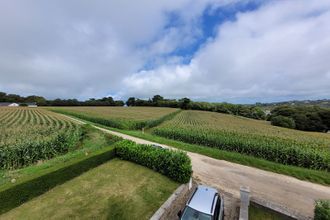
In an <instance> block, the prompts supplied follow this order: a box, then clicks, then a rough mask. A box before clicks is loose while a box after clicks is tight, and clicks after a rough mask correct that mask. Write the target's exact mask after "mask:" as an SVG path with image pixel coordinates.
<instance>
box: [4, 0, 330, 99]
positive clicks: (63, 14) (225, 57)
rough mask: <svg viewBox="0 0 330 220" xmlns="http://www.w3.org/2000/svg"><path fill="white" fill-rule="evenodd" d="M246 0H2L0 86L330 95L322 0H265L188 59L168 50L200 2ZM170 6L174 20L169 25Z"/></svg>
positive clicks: (28, 90) (67, 93)
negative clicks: (173, 24) (266, 0)
mask: <svg viewBox="0 0 330 220" xmlns="http://www.w3.org/2000/svg"><path fill="white" fill-rule="evenodd" d="M249 1H253V0H242V1H238V0H201V1H195V0H176V1H168V0H162V1H150V0H142V1H128V0H124V1H105V0H98V1H93V2H92V3H91V2H90V1H80V0H79V1H78V0H73V1H64V0H60V1H54V2H48V1H42V0H32V1H29V2H22V1H18V0H12V1H1V3H0V32H1V34H0V91H6V92H11V93H19V94H22V95H29V94H37V95H44V96H47V97H49V98H56V97H66V98H69V97H77V98H89V97H93V96H96V97H100V96H104V95H107V94H113V95H115V96H118V97H123V98H125V97H127V96H131V95H132V96H139V97H150V96H152V95H154V94H156V93H159V94H161V95H164V96H168V97H182V96H188V97H192V98H199V99H208V100H230V99H236V98H249V97H253V98H258V97H259V98H263V97H267V98H269V97H280V96H282V97H289V96H304V97H311V96H313V97H321V96H322V97H324V96H328V97H329V96H330V87H329V86H328V85H330V78H329V71H330V62H328V58H329V57H330V40H329V39H330V4H329V1H327V0H320V1H303V0H299V1H298V0H297V1H271V2H270V3H268V4H266V5H264V6H262V7H261V8H259V9H257V10H254V11H250V12H245V13H238V14H237V15H236V16H237V19H236V20H235V21H231V22H225V23H224V24H222V25H221V26H220V27H219V30H218V32H217V35H216V37H215V38H214V39H209V41H208V42H205V43H204V45H203V46H202V47H201V48H200V49H199V51H197V52H196V53H195V55H194V57H193V59H192V60H191V62H190V63H189V64H183V58H182V57H180V56H178V55H171V53H172V52H173V51H175V50H176V49H177V48H182V47H185V46H189V45H191V44H192V43H194V42H195V41H196V40H197V39H198V38H199V37H200V36H201V34H202V33H201V23H200V19H201V16H202V14H203V12H204V10H205V9H206V8H212V9H215V8H218V7H220V6H224V5H228V4H231V3H233V2H234V3H235V2H249ZM254 1H259V0H254ZM215 12H216V10H214V13H215ZM172 14H174V15H177V16H178V20H177V21H176V22H177V24H176V25H175V26H171V25H168V24H169V22H170V21H169V19H171V17H170V15H172ZM149 62H150V63H152V65H151V66H148V63H149ZM144 67H145V68H144Z"/></svg>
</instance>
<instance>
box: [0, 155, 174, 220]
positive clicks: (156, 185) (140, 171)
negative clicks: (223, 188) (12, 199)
mask: <svg viewBox="0 0 330 220" xmlns="http://www.w3.org/2000/svg"><path fill="white" fill-rule="evenodd" d="M178 185H179V184H178V183H176V182H174V181H172V180H170V179H169V178H167V177H165V176H162V175H161V174H159V173H156V172H154V171H152V170H150V169H148V168H145V167H143V166H140V165H137V164H134V163H131V162H127V161H122V160H119V159H113V160H111V161H109V162H107V163H104V164H102V165H100V166H98V167H96V168H94V169H92V170H90V171H88V172H86V173H84V174H82V175H81V176H79V177H77V178H74V179H72V180H70V181H68V182H66V183H64V184H62V185H60V186H57V187H55V188H54V189H52V190H51V191H49V192H47V193H45V194H43V195H41V196H39V197H38V198H36V199H33V200H31V201H29V202H27V203H25V204H23V205H22V206H20V207H17V208H16V209H13V210H11V211H9V212H8V213H5V214H4V215H2V216H0V218H1V219H50V218H51V219H66V218H72V219H91V218H93V219H123V220H125V219H149V218H150V217H151V216H152V215H153V213H154V212H155V211H156V210H157V209H158V208H159V207H160V206H161V204H162V203H164V201H165V200H166V199H167V198H168V197H169V196H170V195H171V193H173V191H174V190H175V189H176V188H177V187H178Z"/></svg>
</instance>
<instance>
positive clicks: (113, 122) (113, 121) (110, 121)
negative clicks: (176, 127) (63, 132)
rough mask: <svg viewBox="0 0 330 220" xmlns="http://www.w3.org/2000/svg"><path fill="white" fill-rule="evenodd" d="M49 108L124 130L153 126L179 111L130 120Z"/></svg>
mask: <svg viewBox="0 0 330 220" xmlns="http://www.w3.org/2000/svg"><path fill="white" fill-rule="evenodd" d="M51 110H52V111H54V112H57V113H61V114H65V115H70V116H73V117H77V118H80V119H83V120H86V121H90V122H93V123H97V124H101V125H105V126H108V127H112V128H118V129H125V130H138V129H142V128H151V127H155V126H157V125H159V124H161V123H162V122H164V121H165V120H169V119H171V118H173V117H174V116H175V115H176V114H178V113H179V112H180V110H178V111H175V112H172V113H169V114H167V115H164V116H162V117H160V118H157V119H150V120H143V121H140V120H132V119H119V118H103V117H98V116H91V115H87V114H82V113H78V112H73V111H67V110H62V109H51Z"/></svg>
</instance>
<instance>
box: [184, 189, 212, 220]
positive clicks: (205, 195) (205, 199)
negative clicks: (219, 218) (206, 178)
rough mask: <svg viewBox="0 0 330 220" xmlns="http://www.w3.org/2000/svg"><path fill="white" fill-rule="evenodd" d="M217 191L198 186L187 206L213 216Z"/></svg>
mask: <svg viewBox="0 0 330 220" xmlns="http://www.w3.org/2000/svg"><path fill="white" fill-rule="evenodd" d="M217 197H218V191H217V190H216V189H214V188H212V187H208V186H203V185H199V186H198V187H197V189H196V191H195V192H194V194H193V195H192V198H191V199H190V200H189V201H188V203H187V206H189V207H191V208H193V209H195V210H197V211H199V212H203V213H205V214H209V215H213V213H214V209H215V205H216V201H215V198H217Z"/></svg>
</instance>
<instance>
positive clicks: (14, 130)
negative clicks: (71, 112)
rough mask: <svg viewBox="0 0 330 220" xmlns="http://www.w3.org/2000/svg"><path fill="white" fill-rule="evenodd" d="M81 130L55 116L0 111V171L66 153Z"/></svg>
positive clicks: (32, 111)
mask: <svg viewBox="0 0 330 220" xmlns="http://www.w3.org/2000/svg"><path fill="white" fill-rule="evenodd" d="M81 132H82V131H81V128H80V126H78V125H77V124H75V123H73V122H71V121H70V120H68V119H66V118H64V117H61V116H58V115H56V114H55V113H52V112H48V111H46V110H40V109H29V108H0V168H1V169H14V168H19V167H22V166H26V165H29V164H32V163H35V162H37V161H38V160H44V159H49V158H52V157H54V156H56V155H59V154H63V153H65V152H68V151H69V149H70V148H72V147H73V146H75V144H76V143H77V141H78V140H79V139H80V137H81Z"/></svg>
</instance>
